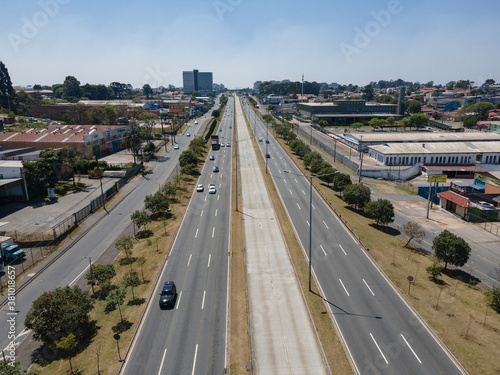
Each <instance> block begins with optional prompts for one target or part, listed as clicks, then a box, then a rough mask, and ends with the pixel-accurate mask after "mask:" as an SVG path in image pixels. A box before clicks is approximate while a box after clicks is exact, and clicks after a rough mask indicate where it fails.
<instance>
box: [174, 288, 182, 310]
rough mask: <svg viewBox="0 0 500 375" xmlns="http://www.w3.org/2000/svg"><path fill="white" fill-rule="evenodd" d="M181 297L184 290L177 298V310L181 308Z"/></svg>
mask: <svg viewBox="0 0 500 375" xmlns="http://www.w3.org/2000/svg"><path fill="white" fill-rule="evenodd" d="M181 297H182V290H181V291H180V293H179V298H178V299H177V304H176V305H175V309H176V310H177V309H178V308H179V305H180V303H181Z"/></svg>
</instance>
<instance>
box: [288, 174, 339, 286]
mask: <svg viewBox="0 0 500 375" xmlns="http://www.w3.org/2000/svg"><path fill="white" fill-rule="evenodd" d="M283 172H285V173H290V174H296V175H299V176H303V177H306V178H308V179H309V291H310V292H311V291H312V290H311V273H312V271H311V269H312V256H311V255H312V197H313V182H312V179H313V178H315V177H324V176H329V175H332V174H337V173H339V171H335V172H332V173H325V174H320V175H317V176H306V175H305V174H299V173H293V172H290V171H289V170H284V171H283Z"/></svg>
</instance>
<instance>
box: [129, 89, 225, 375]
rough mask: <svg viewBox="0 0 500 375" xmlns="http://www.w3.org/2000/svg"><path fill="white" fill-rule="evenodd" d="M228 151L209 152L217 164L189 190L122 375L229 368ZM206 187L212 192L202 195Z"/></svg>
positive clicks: (214, 371) (208, 371)
mask: <svg viewBox="0 0 500 375" xmlns="http://www.w3.org/2000/svg"><path fill="white" fill-rule="evenodd" d="M233 103H234V100H233V99H232V98H230V99H229V101H228V104H227V106H226V114H225V115H224V117H223V118H222V122H221V125H220V129H222V132H218V134H219V137H221V139H224V140H225V141H226V142H230V139H231V134H232V124H233V116H232V111H233ZM230 126H231V128H230ZM222 137H224V138H222ZM231 150H232V148H231V147H221V148H220V150H218V151H210V154H211V155H214V156H215V160H213V161H211V160H208V161H207V163H206V164H205V166H204V168H203V170H202V173H201V176H200V178H199V180H198V183H199V184H203V186H204V191H203V192H196V191H195V192H193V197H192V198H191V201H190V203H189V206H188V209H187V211H186V214H185V216H184V219H183V222H182V224H181V227H180V228H179V231H178V234H177V237H176V239H175V242H174V246H173V247H172V251H171V254H170V256H169V259H168V261H167V263H166V264H165V267H164V269H163V270H162V273H161V275H160V278H159V282H158V284H157V286H156V290H155V293H154V294H153V299H152V300H151V301H150V302H149V304H148V307H147V311H146V315H145V317H144V319H143V321H142V323H141V326H140V327H139V331H138V334H137V336H136V339H135V340H134V342H133V343H132V347H131V354H130V355H129V357H128V358H127V359H126V360H125V364H124V366H123V367H122V371H121V372H120V373H122V374H223V373H224V371H225V369H226V367H227V363H226V359H227V356H226V353H227V315H228V291H229V290H228V275H229V269H228V267H229V255H230V250H229V249H230V247H229V243H230V237H229V233H230V230H229V228H230V227H229V225H230V213H231ZM216 165H217V166H218V167H219V170H220V172H218V173H214V172H213V167H214V166H216ZM211 183H213V184H215V186H216V189H217V192H216V194H209V193H208V187H209V184H211ZM169 280H171V281H174V282H175V284H176V286H177V293H178V295H177V300H176V304H175V307H174V308H172V309H170V310H161V309H160V308H159V305H158V296H159V292H160V290H161V287H162V286H163V283H164V282H165V281H169Z"/></svg>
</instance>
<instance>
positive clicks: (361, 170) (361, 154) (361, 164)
mask: <svg viewBox="0 0 500 375" xmlns="http://www.w3.org/2000/svg"><path fill="white" fill-rule="evenodd" d="M360 138H361V142H360V143H359V152H360V156H359V158H360V159H361V163H360V166H359V179H358V182H359V183H361V179H362V177H361V173H362V172H363V154H364V152H363V136H360Z"/></svg>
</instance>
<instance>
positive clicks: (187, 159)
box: [179, 150, 198, 167]
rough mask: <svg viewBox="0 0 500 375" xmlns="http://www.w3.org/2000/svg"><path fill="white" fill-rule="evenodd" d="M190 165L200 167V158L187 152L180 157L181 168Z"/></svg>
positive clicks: (189, 151)
mask: <svg viewBox="0 0 500 375" xmlns="http://www.w3.org/2000/svg"><path fill="white" fill-rule="evenodd" d="M188 164H194V165H195V166H196V165H198V157H197V156H196V154H195V153H194V152H193V151H191V150H186V151H184V152H183V153H182V154H181V155H180V156H179V165H180V166H181V167H184V166H185V165H188Z"/></svg>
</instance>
